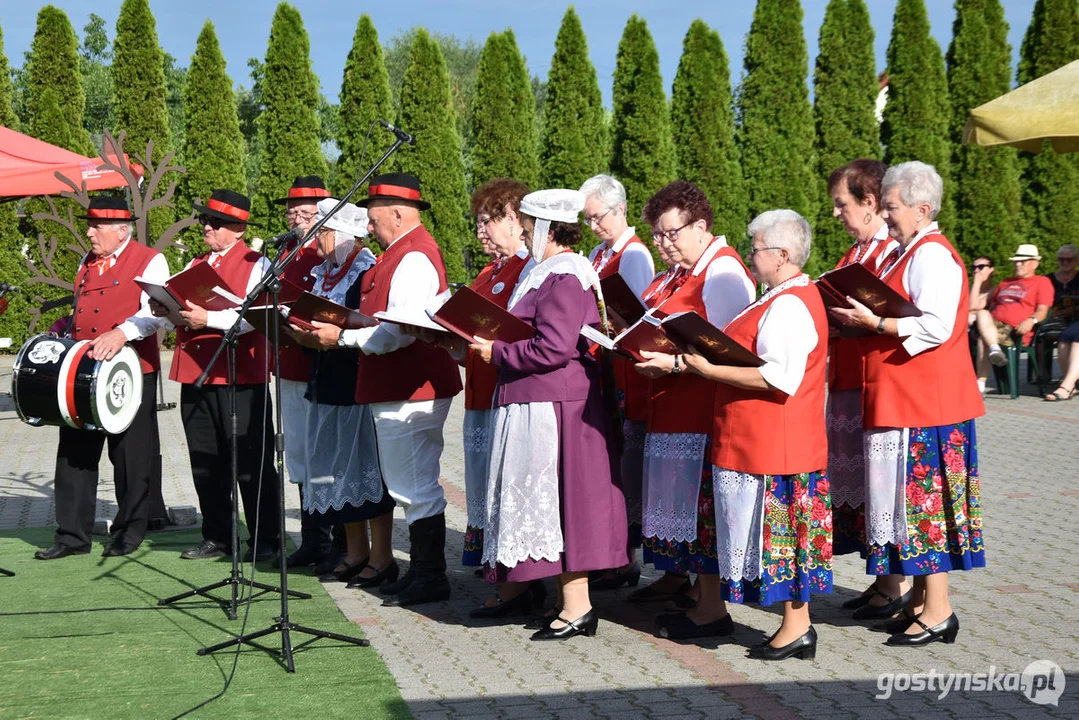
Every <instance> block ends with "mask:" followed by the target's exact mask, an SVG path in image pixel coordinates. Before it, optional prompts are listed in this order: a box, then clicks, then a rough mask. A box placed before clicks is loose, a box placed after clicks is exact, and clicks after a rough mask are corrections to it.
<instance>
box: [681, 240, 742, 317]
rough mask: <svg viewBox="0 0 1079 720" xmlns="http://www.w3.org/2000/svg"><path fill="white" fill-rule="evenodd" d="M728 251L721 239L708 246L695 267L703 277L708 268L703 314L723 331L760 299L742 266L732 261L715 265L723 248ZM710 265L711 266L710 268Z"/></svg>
mask: <svg viewBox="0 0 1079 720" xmlns="http://www.w3.org/2000/svg"><path fill="white" fill-rule="evenodd" d="M725 247H727V238H725V237H724V236H722V235H718V236H716V239H715V240H714V241H713V242H712V244H711V245H709V246H708V247H707V248H706V249H705V251H704V254H703V255H701V257H700V258H698V259H697V264H696V265H694V266H693V274H694V275H700V274H701V273H702V272H705V268H707V273H708V274H707V275H705V278H704V288H703V289H702V290H701V299H702V300H703V301H704V310H705V313H707V320H708V322H710V323H712V324H713V325H715V326H716V327H717V328H721V327H723V326H724V325H726V324H727V323H729V322H730V321H731V320H733V319H734V316H735V315H737V314H738V313H740V312H741V311H742V309H743V308H744V307H746V306H747V305H749V304H750V303H751V302H753V298H755V297H756V296H757V288H756V285H755V284H754V282H753V280H752V279H750V277H749V276H748V275H747V274H746V271H745V270H743V269H742V264H741V263H740V262H738V260H736V259H735V258H732V257H721V258H720V259H718V260H716V261H715V262H712V258H714V257H715V256H716V253H718V252H719V251H720V250H721V249H722V248H725ZM709 263H711V264H709Z"/></svg>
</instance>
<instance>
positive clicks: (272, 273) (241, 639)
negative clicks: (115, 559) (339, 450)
mask: <svg viewBox="0 0 1079 720" xmlns="http://www.w3.org/2000/svg"><path fill="white" fill-rule="evenodd" d="M394 135H395V136H396V138H397V139H396V140H395V141H394V143H393V145H391V146H390V147H389V148H388V149H387V150H386V152H385V153H383V155H382V157H380V158H379V159H378V161H377V162H376V163H375V164H374V165H372V166H371V168H370V169H369V170H368V171H367V172H366V173H365V174H364V175H363V177H361V178H360V179H359V180H357V181H356V184H355V185H353V186H352V189H351V190H349V191H348V193H346V194H345V196H344V197H342V198H341V199H340V200H339V201H338V202H337V204H336V205H335V206H334V207H333V209H332V210H330V212H329V213H327V214H326V216H325V217H324V218H322V219H321V220H319V221H318V222H316V223H315V224H314V225H312V226H311V229H310V230H308V231H307V234H306V235H305V236H304V237H303V238H302V239H301V240H299V241H298V242H297V243H296V246H295V247H294V248H292V249H291V250H289V251H288V252H287V253H283V254H282V255H279V256H278V257H277V258H276V259H275V260H274V261H273V262H272V263H271V264H270V268H269V269H268V270H267V271H266V274H265V275H263V276H262V279H261V280H260V281H259V282H258V284H257V285H256V286H255V287H254V288H253V289H252V290H251V292H250V293H248V295H247V298H246V299H245V300H244V302H243V305H241V306H240V308H239V310H238V317H237V320H236V323H235V324H233V326H232V327H231V328H229V329H228V331H227V332H226V333H225V337H224V338H222V341H221V344H220V345H219V346H218V348H217V351H216V352H215V353H214V356H213V358H211V360H210V363H209V364H208V365H207V368H206V370H204V371H203V375H204V376H205V375H206V374H207V373H208V372H209V368H211V367H213V365H214V362H216V360H217V358H218V357H219V356H220V354H221V351H222V350H223V349H224V348H225V346H226V345H228V346H229V349H230V352H232V351H233V350H232V345H231V343H232V342H234V338H235V337H236V336H237V335H238V334H239V327H240V323H241V320H242V319H243V315H244V313H245V312H247V310H248V308H250V307H251V305H252V304H253V303H254V301H255V299H256V298H258V297H259V296H260V295H261V294H262V293H263V292H266V291H269V292H270V293H271V295H272V296H273V310H272V311H273V315H272V316H271V318H272V326H273V338H272V340H273V348H274V360H275V364H274V367H278V366H279V365H278V363H279V360H278V354H279V352H280V342H279V340H280V325H281V323H280V322H278V320H277V318H278V316H279V311H278V302H277V299H278V292H279V291H280V290H281V281H280V277H281V274H282V273H283V272H284V271H285V268H286V267H288V264H289V263H290V262H292V261H293V259H294V258H295V257H296V256H297V255H298V254H299V253H300V250H301V249H303V247H304V246H305V245H306V244H307V241H308V240H310V239H311V238H313V237H315V236H316V235H317V234H318V231H319V230H320V229H322V226H323V225H325V224H326V221H327V220H329V219H330V218H331V217H333V216H334V215H335V214H336V213H337V211H338V210H340V209H341V208H342V207H343V206H344V205H345V203H347V202H348V201H349V200H351V199H352V196H353V195H355V194H356V191H357V190H359V189H360V187H362V186H363V184H364V183H366V182H367V180H368V178H370V177H371V176H372V175H374V174H375V171H377V170H378V169H379V167H381V166H382V164H383V163H384V162H386V160H388V159H389V157H390V156H391V155H393V154H394V153H395V152H397V150H398V148H400V147H401V145H402V144H403V143H405V142H407V141H408V139H409V137H408V136H407V135H406V134H405V133H398V132H394ZM402 135H404V137H402ZM200 380H201V378H200ZM274 399H275V401H276V407H275V408H274V414H275V421H276V427H275V429H274V454H275V460H274V461H275V464H276V466H277V477H278V481H279V482H280V483H281V486H282V487H281V492H280V493H279V495H278V503H279V512H278V522H279V523H280V534H279V536H278V546H279V549H278V552H279V555H278V557H279V558H280V559H281V562H280V563H279V565H280V574H281V578H280V581H279V582H280V589H279V592H280V593H281V615H280V617H277V618H274V622H273V624H272V625H270V626H269V627H267V628H263V629H262V630H258V631H256V632H253V633H247V634H244V635H237V636H236V637H234V638H232V639H231V640H225V641H224V642H220V643H217V644H216V645H210V646H208V647H204V648H200V649H199V650H198V654H199V655H209V654H211V653H215V652H217V651H218V650H223V649H224V648H228V647H233V646H235V645H240V644H245V645H251V646H253V647H257V648H259V649H261V650H265V651H267V652H276V651H273V650H271V649H270V648H267V647H265V646H263V645H260V644H259V643H257V642H254V641H255V640H257V639H258V638H261V637H263V636H265V635H270V634H273V633H276V632H280V633H281V652H280V653H279V655H280V657H281V658H282V659H283V660H284V661H285V667H286V668H287V670H288V672H290V673H292V672H296V666H295V664H294V663H293V659H292V654H293V651H294V650H299V649H300V648H303V647H306V646H307V645H310V644H311V643H313V642H315V641H317V640H318V639H319V638H329V639H331V640H337V641H340V642H345V643H351V644H353V645H359V646H366V645H368V644H369V643H368V641H367V640H364V639H363V638H357V637H351V636H349V635H341V634H339V633H332V632H327V631H325V630H318V629H315V628H310V627H305V626H303V625H297V624H296V623H294V622H292V621H291V620H290V619H289V609H288V597H289V595H290V594H296V593H293V591H291V590H289V589H288V568H287V567H286V563H285V561H284V558H285V491H284V481H285V473H284V468H285V450H284V449H285V443H284V435H283V433H282V429H281V428H282V425H281V384H280V382H277V383H275V398H274ZM233 438H235V430H234V433H233ZM233 442H235V439H234V440H233ZM235 464H236V460H235V455H233V466H234V467H235ZM234 492H235V484H234ZM234 497H235V496H234ZM234 502H235V500H234ZM234 507H235V506H234ZM301 512H302V511H301ZM238 518H239V510H237V509H234V516H233V523H234V524H236V523H238ZM237 532H238V530H237ZM235 557H236V555H235V553H233V558H234V562H235ZM275 589H277V588H275ZM305 597H311V596H310V595H305ZM293 632H298V633H303V634H305V635H310V636H311V638H310V639H308V640H305V641H304V642H302V643H300V644H299V645H296V646H295V647H293V645H292V640H291V637H290V633H293Z"/></svg>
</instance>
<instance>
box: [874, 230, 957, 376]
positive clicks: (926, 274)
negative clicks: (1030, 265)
mask: <svg viewBox="0 0 1079 720" xmlns="http://www.w3.org/2000/svg"><path fill="white" fill-rule="evenodd" d="M933 232H939V230H938V229H937V224H936V223H935V222H934V223H930V224H929V225H927V226H926V227H925V228H923V229H922V231H921V232H919V233H918V234H917V235H915V236H914V240H913V241H911V243H910V245H908V246H907V247H906V249H905V250H904V251H903V255H901V256H900V258H902V257H903V256H905V255H906V254H907V253H913V255H912V256H911V259H910V262H909V263H908V264H907V267H906V270H905V271H904V272H903V289H904V290H906V291H907V293H909V294H910V300H911V302H913V303H914V304H915V305H917V306H918V309H919V310H921V311H922V315H921V317H906V318H898V319H897V320H896V324H895V327H896V331H897V332H898V334H899V337H901V338H906V339H905V340H904V341H903V348H904V349H905V350H906V351H907V352H908V353H910V355H911V356H912V357H913V356H914V355H917V354H918V353H921V352H925V351H926V350H931V349H933V348H935V347H937V346H938V345H940V344H941V343H943V342H944V341H945V340H947V339H948V338H949V337H951V335H952V330H953V329H954V328H955V314H956V308H957V307H959V296H960V295H961V294H962V292H963V286H964V285H965V283H966V278H965V277H964V276H963V268H962V267H960V266H959V265H958V264H957V263H956V262H955V260H954V259H953V258H952V254H951V253H950V252H948V249H947V248H946V247H944V246H943V245H941V244H940V243H922V242H920V241H921V239H922V238H924V237H925V236H926V235H928V234H930V233H933ZM890 274H891V273H890V272H888V273H885V277H887V275H890Z"/></svg>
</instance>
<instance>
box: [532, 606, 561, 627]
mask: <svg viewBox="0 0 1079 720" xmlns="http://www.w3.org/2000/svg"><path fill="white" fill-rule="evenodd" d="M561 613H562V608H551V609H550V610H548V611H547V612H545V613H543V614H542V615H533V616H532V619H531V620H529V621H528V622H526V623H525V626H524V629H525V630H542V629H543V628H546V627H550V626H551V623H553V622H554V620H555V618H556V617H558V616H559V615H560V614H561Z"/></svg>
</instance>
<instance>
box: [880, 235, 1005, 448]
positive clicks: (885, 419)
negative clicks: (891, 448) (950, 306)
mask: <svg viewBox="0 0 1079 720" xmlns="http://www.w3.org/2000/svg"><path fill="white" fill-rule="evenodd" d="M923 243H924V244H928V243H938V244H940V245H943V246H944V247H945V248H947V250H948V252H949V253H951V255H952V259H953V260H954V261H955V263H956V264H957V265H958V266H959V267H961V268H963V278H966V276H967V275H966V266H965V265H964V264H963V260H962V258H960V257H959V254H958V253H957V252H956V251H955V248H953V247H952V245H951V243H949V242H948V240H947V238H945V237H944V236H943V235H941V234H939V233H932V234H929V235H926V236H925V237H923V238H922V239H920V240H919V241H918V244H919V245H921V244H923ZM916 250H917V248H910V249H909V250H908V251H907V252H905V253H903V256H902V257H901V258H900V259H899V262H897V263H896V264H895V266H894V267H892V269H891V270H890V271H888V274H887V275H886V276H884V277H883V278H882V279H883V280H884V282H885V283H887V284H888V285H889V286H890V287H892V288H893V289H895V290H896V292H898V293H899V294H900V295H902V296H903V297H904V298H905V299H907V300H910V293H908V292H907V291H906V289H905V288H904V287H903V273H904V272H905V271H906V268H907V265H909V264H910V262H911V259H912V258H913V257H914V253H915V251H916ZM960 284H961V285H962V290H961V292H960V295H959V304H958V305H957V306H956V309H955V323H954V325H953V327H952V334H951V335H950V336H949V337H948V339H947V340H945V341H944V342H943V343H941V344H940V345H938V346H937V347H935V348H932V349H931V350H926V351H925V352H921V353H918V354H917V355H915V356H914V357H911V356H910V355H909V354H908V353H907V351H906V350H905V349H904V348H903V344H902V338H897V337H887V336H884V335H879V336H871V337H868V338H866V339H865V340H864V341H863V342H864V351H865V362H864V368H865V389H864V391H863V393H862V418H863V420H862V422H863V426H864V427H865V428H866V429H867V430H872V429H873V428H909V427H935V426H937V425H951V424H953V423H958V422H964V421H966V420H970V419H972V418H976V417H979V416H981V415H984V414H985V404H984V403H983V402H982V397H981V394H980V393H979V392H978V384H977V381H976V379H975V377H974V367H973V365H972V364H971V362H970V350H969V348H968V346H967V322H966V321H967V312H968V310H967V308H968V307H969V293H970V290H969V288H968V287H967V284H966V282H965V281H964V280H961V281H960Z"/></svg>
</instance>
